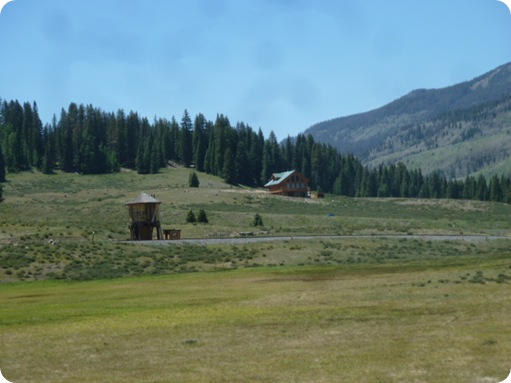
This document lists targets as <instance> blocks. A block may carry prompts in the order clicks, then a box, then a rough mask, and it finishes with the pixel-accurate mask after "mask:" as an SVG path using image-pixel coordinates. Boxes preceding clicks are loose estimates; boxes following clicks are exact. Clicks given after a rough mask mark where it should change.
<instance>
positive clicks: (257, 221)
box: [250, 213, 264, 227]
mask: <svg viewBox="0 0 511 383" xmlns="http://www.w3.org/2000/svg"><path fill="white" fill-rule="evenodd" d="M250 225H251V226H254V227H257V226H264V223H263V217H261V215H260V214H259V213H256V215H255V216H254V219H253V220H252V222H251V223H250Z"/></svg>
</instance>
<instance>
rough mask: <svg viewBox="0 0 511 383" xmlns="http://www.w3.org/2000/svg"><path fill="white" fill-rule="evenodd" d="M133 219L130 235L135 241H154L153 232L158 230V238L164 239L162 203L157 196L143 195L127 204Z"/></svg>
mask: <svg viewBox="0 0 511 383" xmlns="http://www.w3.org/2000/svg"><path fill="white" fill-rule="evenodd" d="M126 205H127V206H128V208H129V214H130V218H131V223H130V226H129V227H130V235H131V239H132V240H135V241H150V240H152V239H153V231H154V230H155V229H156V238H157V239H159V240H160V239H162V231H161V223H160V205H161V201H159V200H157V199H156V198H155V196H150V195H149V194H147V193H141V194H140V195H139V196H138V197H137V198H135V199H134V200H133V201H130V202H127V203H126Z"/></svg>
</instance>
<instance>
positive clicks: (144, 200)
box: [126, 193, 161, 205]
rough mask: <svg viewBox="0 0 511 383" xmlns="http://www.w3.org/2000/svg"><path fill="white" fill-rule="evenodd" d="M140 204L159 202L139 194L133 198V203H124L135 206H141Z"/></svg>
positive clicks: (146, 195) (147, 195)
mask: <svg viewBox="0 0 511 383" xmlns="http://www.w3.org/2000/svg"><path fill="white" fill-rule="evenodd" d="M141 203H154V204H158V203H161V201H160V200H157V199H156V198H154V197H153V196H150V195H149V194H147V193H140V195H139V196H138V197H137V198H135V199H134V200H133V201H130V202H126V205H136V204H141Z"/></svg>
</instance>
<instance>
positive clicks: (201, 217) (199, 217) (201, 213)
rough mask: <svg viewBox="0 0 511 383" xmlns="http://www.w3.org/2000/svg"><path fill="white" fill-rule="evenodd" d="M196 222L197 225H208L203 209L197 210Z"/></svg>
mask: <svg viewBox="0 0 511 383" xmlns="http://www.w3.org/2000/svg"><path fill="white" fill-rule="evenodd" d="M197 222H199V223H208V222H209V220H208V216H207V215H206V212H205V211H204V210H203V209H200V210H199V214H198V215H197Z"/></svg>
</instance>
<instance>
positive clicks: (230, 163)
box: [222, 148, 236, 184]
mask: <svg viewBox="0 0 511 383" xmlns="http://www.w3.org/2000/svg"><path fill="white" fill-rule="evenodd" d="M223 162H224V169H223V171H222V178H223V179H224V181H225V182H227V183H228V184H234V183H235V182H236V165H235V163H234V155H233V154H232V151H231V148H227V150H226V152H225V156H224V161H223Z"/></svg>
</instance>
